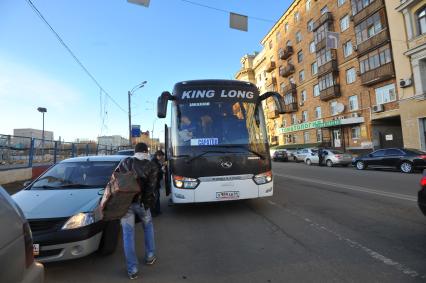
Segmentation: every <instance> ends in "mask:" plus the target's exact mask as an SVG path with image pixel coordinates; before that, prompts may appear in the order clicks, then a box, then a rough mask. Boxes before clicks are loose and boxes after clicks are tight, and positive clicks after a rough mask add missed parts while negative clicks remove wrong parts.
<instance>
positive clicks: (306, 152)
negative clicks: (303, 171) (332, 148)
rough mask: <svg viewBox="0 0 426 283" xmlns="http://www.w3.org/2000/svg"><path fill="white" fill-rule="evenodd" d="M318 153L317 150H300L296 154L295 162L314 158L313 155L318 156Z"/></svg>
mask: <svg viewBox="0 0 426 283" xmlns="http://www.w3.org/2000/svg"><path fill="white" fill-rule="evenodd" d="M317 151H318V149H317V148H303V149H299V150H297V151H296V152H295V153H294V157H293V160H294V161H296V162H301V161H305V158H306V156H312V154H316V152H317Z"/></svg>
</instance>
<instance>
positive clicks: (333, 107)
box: [330, 101, 339, 116]
mask: <svg viewBox="0 0 426 283" xmlns="http://www.w3.org/2000/svg"><path fill="white" fill-rule="evenodd" d="M330 113H331V116H334V115H337V114H339V113H338V112H337V101H332V102H330Z"/></svg>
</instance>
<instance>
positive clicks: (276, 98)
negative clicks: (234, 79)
mask: <svg viewBox="0 0 426 283" xmlns="http://www.w3.org/2000/svg"><path fill="white" fill-rule="evenodd" d="M269 97H272V98H273V99H274V102H275V108H276V109H277V110H278V113H279V114H284V113H285V108H284V101H283V99H282V97H281V95H280V94H279V93H278V92H274V91H268V92H265V93H264V94H262V95H261V96H259V98H258V99H257V101H256V107H255V109H254V118H255V121H256V124H257V125H259V124H260V117H259V106H260V104H261V103H262V101H263V100H266V99H268V98H269Z"/></svg>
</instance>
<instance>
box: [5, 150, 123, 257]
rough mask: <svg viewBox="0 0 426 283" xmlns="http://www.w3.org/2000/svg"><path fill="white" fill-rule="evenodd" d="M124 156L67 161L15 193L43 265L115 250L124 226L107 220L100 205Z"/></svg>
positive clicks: (82, 158)
mask: <svg viewBox="0 0 426 283" xmlns="http://www.w3.org/2000/svg"><path fill="white" fill-rule="evenodd" d="M123 158H125V156H119V155H115V156H114V155H110V156H89V157H76V158H70V159H66V160H64V161H62V162H60V163H58V164H56V165H54V166H53V167H51V168H50V169H49V170H47V171H46V172H45V173H44V174H42V175H41V176H40V177H39V178H37V179H36V180H35V181H34V182H32V183H31V184H29V185H28V186H27V187H26V188H25V189H24V190H22V191H20V192H18V193H16V194H15V195H13V199H14V200H15V201H16V203H17V204H18V205H19V206H20V207H21V209H22V210H23V212H24V215H25V217H26V218H27V219H28V222H29V225H30V227H31V231H32V233H33V237H34V245H35V249H36V250H38V251H39V254H38V255H37V256H36V258H37V259H38V260H39V261H42V262H50V261H60V260H68V259H74V258H79V257H83V256H86V255H88V254H91V253H93V252H95V251H97V250H98V251H99V252H100V253H101V254H105V255H107V254H110V253H113V252H114V250H115V248H116V245H117V239H118V234H119V229H120V223H119V221H110V222H104V221H102V219H101V215H100V210H99V202H100V199H101V197H102V195H103V191H104V188H105V186H106V184H107V183H108V181H109V179H110V176H111V174H112V172H113V171H114V169H115V168H116V167H117V165H118V164H119V162H120V161H121V160H122V159H123Z"/></svg>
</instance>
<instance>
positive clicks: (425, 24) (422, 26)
mask: <svg viewBox="0 0 426 283" xmlns="http://www.w3.org/2000/svg"><path fill="white" fill-rule="evenodd" d="M416 17H417V29H418V31H417V34H418V35H421V34H425V33H426V6H423V7H422V8H420V9H419V10H418V11H417V13H416Z"/></svg>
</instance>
